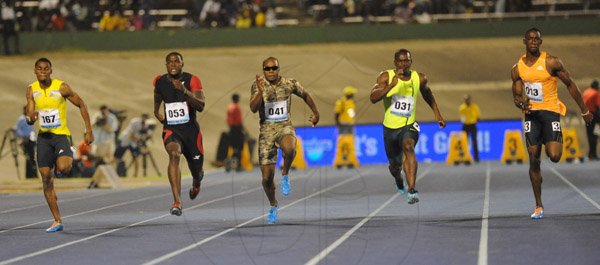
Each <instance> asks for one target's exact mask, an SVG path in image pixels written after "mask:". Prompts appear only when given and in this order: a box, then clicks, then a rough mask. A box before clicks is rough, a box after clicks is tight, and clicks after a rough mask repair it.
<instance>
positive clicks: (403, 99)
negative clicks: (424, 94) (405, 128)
mask: <svg viewBox="0 0 600 265" xmlns="http://www.w3.org/2000/svg"><path fill="white" fill-rule="evenodd" d="M414 106H415V98H414V97H411V96H400V95H393V96H392V106H390V112H392V114H394V115H396V116H402V117H410V116H411V115H412V111H413V108H414Z"/></svg>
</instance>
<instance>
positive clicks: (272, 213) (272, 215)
mask: <svg viewBox="0 0 600 265" xmlns="http://www.w3.org/2000/svg"><path fill="white" fill-rule="evenodd" d="M267 222H268V223H269V224H274V223H276V222H277V206H271V209H269V215H267Z"/></svg>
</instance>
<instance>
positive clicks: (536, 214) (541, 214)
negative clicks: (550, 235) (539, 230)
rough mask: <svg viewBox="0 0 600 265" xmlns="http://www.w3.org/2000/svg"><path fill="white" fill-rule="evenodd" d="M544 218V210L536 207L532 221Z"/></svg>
mask: <svg viewBox="0 0 600 265" xmlns="http://www.w3.org/2000/svg"><path fill="white" fill-rule="evenodd" d="M542 218H544V208H543V207H535V211H533V213H532V214H531V219H542Z"/></svg>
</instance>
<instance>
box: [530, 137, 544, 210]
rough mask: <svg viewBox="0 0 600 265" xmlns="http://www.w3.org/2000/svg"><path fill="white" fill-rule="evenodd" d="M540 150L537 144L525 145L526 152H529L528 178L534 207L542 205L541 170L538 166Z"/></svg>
mask: <svg viewBox="0 0 600 265" xmlns="http://www.w3.org/2000/svg"><path fill="white" fill-rule="evenodd" d="M541 151H542V149H541V146H539V145H532V146H529V147H527V152H528V153H529V180H530V181H531V187H532V188H533V196H534V197H535V206H536V207H544V205H543V204H542V172H541V168H540V163H541V161H540V156H541V154H542V152H541Z"/></svg>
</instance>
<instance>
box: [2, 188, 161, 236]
mask: <svg viewBox="0 0 600 265" xmlns="http://www.w3.org/2000/svg"><path fill="white" fill-rule="evenodd" d="M170 194H171V193H163V194H159V195H154V196H148V197H144V198H140V199H137V200H133V201H127V202H121V203H117V204H113V205H108V206H104V207H100V208H96V209H93V210H89V211H85V212H79V213H76V214H71V215H66V216H63V217H62V219H67V218H71V217H75V216H80V215H84V214H88V213H93V212H98V211H102V210H106V209H110V208H115V207H119V206H123V205H127V204H132V203H137V202H141V201H145V200H151V199H156V198H160V197H164V196H167V195H170ZM52 221H54V219H47V220H43V221H39V222H35V223H32V224H27V225H22V226H17V227H13V228H8V229H5V230H0V234H2V233H6V232H8V231H13V230H18V229H21V228H25V227H30V226H34V225H38V224H43V223H47V222H52Z"/></svg>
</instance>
